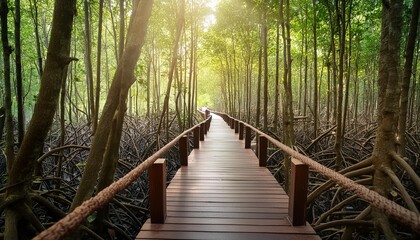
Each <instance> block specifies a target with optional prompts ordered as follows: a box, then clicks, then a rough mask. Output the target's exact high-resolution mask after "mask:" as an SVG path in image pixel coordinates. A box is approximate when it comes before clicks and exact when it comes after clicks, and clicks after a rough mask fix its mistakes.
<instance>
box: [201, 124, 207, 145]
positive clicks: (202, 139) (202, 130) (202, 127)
mask: <svg viewBox="0 0 420 240" xmlns="http://www.w3.org/2000/svg"><path fill="white" fill-rule="evenodd" d="M205 128H206V127H205V126H204V123H202V124H200V141H204V133H205V132H206V130H205Z"/></svg>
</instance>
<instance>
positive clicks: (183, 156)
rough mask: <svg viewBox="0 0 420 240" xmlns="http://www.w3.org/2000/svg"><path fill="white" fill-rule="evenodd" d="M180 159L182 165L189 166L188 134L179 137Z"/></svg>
mask: <svg viewBox="0 0 420 240" xmlns="http://www.w3.org/2000/svg"><path fill="white" fill-rule="evenodd" d="M179 159H180V161H181V166H188V135H184V136H182V137H181V139H179Z"/></svg>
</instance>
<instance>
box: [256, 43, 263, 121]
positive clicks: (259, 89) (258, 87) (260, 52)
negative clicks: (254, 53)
mask: <svg viewBox="0 0 420 240" xmlns="http://www.w3.org/2000/svg"><path fill="white" fill-rule="evenodd" d="M261 76H262V46H260V51H259V54H258V80H257V81H258V82H257V114H256V115H255V118H256V120H255V122H256V123H255V125H256V127H259V126H260V116H261Z"/></svg>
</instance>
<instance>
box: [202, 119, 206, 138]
mask: <svg viewBox="0 0 420 240" xmlns="http://www.w3.org/2000/svg"><path fill="white" fill-rule="evenodd" d="M201 127H202V128H203V130H204V134H206V135H207V121H205V122H203V123H202V124H201Z"/></svg>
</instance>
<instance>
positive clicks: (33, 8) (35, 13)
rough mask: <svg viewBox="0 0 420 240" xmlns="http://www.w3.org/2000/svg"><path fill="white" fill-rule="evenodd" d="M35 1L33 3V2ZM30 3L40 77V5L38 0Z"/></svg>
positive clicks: (40, 75) (41, 68)
mask: <svg viewBox="0 0 420 240" xmlns="http://www.w3.org/2000/svg"><path fill="white" fill-rule="evenodd" d="M32 1H33V4H32ZM29 4H30V5H31V15H32V19H33V21H34V28H35V40H36V54H37V59H38V74H39V77H40V78H41V77H42V72H43V67H42V53H41V42H40V39H39V30H38V25H39V23H38V6H37V1H36V0H30V1H29Z"/></svg>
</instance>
